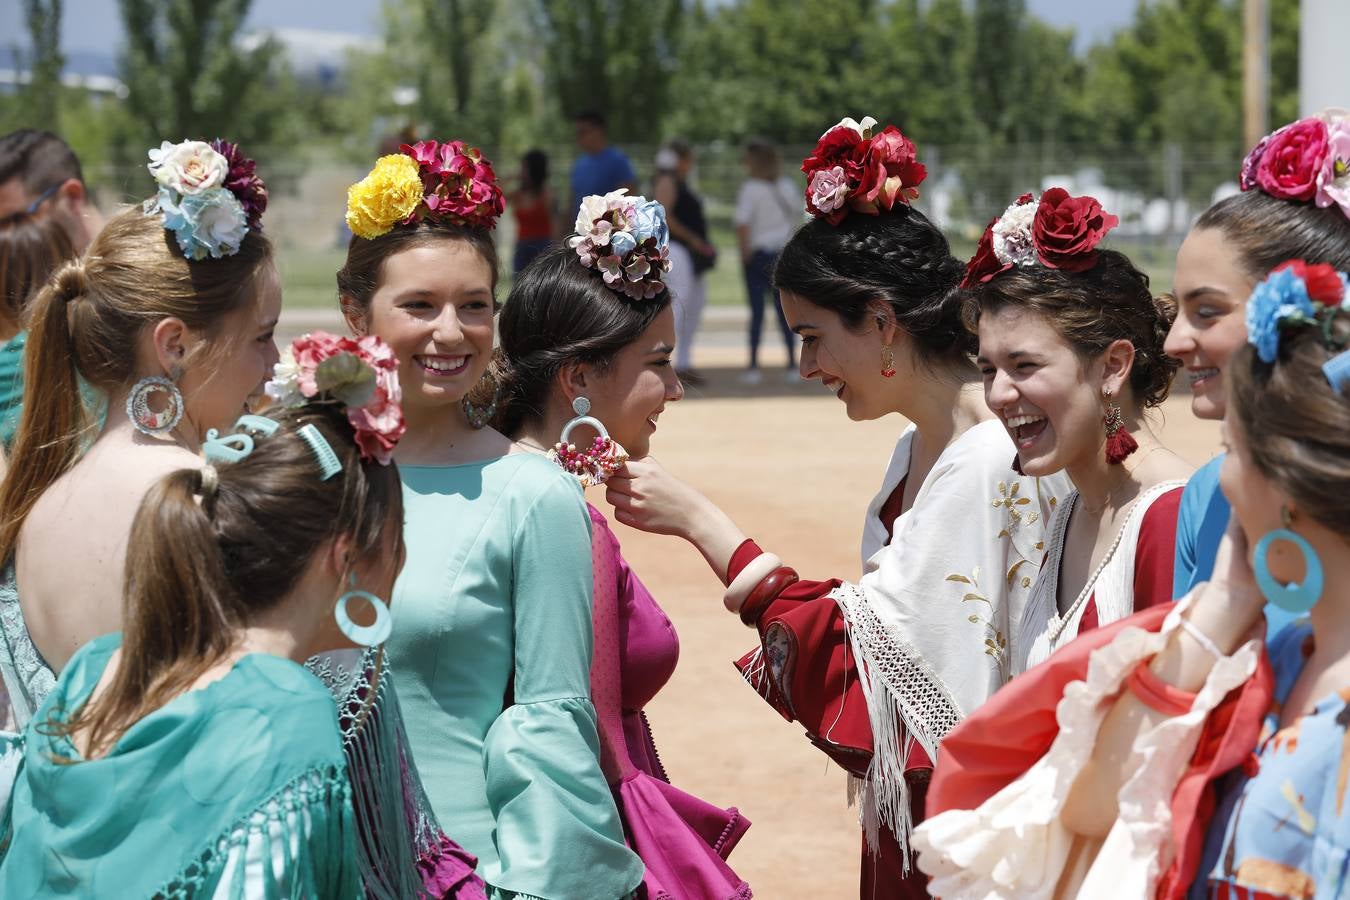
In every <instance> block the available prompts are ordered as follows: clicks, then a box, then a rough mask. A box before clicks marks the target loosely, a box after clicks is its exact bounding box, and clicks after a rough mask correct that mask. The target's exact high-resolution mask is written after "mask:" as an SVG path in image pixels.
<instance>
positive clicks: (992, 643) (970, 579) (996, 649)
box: [946, 566, 1008, 681]
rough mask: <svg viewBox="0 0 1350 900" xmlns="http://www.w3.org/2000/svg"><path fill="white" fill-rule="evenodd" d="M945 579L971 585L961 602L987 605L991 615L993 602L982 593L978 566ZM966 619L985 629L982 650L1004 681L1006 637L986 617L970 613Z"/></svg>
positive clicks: (1006, 670) (1005, 677) (1006, 675)
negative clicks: (965, 572) (966, 573)
mask: <svg viewBox="0 0 1350 900" xmlns="http://www.w3.org/2000/svg"><path fill="white" fill-rule="evenodd" d="M946 580H947V581H954V582H957V583H958V584H965V585H969V586H970V587H971V590H969V591H966V594H965V596H963V597H962V598H961V602H962V603H966V602H968V601H971V600H975V601H978V602H980V603H983V604H984V605H985V606H987V607H989V614H990V616H991V617H992V615H993V610H994V604H993V603H991V602H989V598H988V597H986V596H985V595H984V589H983V588H981V587H980V567H979V566H976V567H975V568H974V569H972V570H971V572H970V575H969V576H966V575H961V574H957V573H954V574H951V575H948V576H947V578H946ZM966 621H968V622H970V624H972V625H982V626H984V629H985V638H984V652H985V654H986V655H987V656H989V657H991V658H992V659H993V660H994V663H995V665H997V666H998V672H999V677H1000V678H1001V679H1003V680H1004V681H1007V679H1008V639H1007V638H1006V637H1004V635H1003V632H1001V631H999V630H998V627H997V626H995V625H994V623H993V621H992V620H991V619H986V618H983V617H982V616H980V615H979V614H978V613H971V614H970V615H969V616H967V617H966Z"/></svg>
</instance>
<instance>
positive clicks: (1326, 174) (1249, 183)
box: [1238, 109, 1350, 218]
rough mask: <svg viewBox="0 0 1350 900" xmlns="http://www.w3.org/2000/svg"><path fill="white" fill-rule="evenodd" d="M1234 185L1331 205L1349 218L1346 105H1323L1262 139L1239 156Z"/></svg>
mask: <svg viewBox="0 0 1350 900" xmlns="http://www.w3.org/2000/svg"><path fill="white" fill-rule="evenodd" d="M1238 186H1239V187H1241V188H1242V190H1244V191H1251V190H1257V191H1261V192H1262V193H1265V194H1269V195H1270V196H1272V197H1278V198H1279V199H1281V200H1300V201H1309V200H1311V201H1312V202H1314V203H1316V204H1317V205H1318V206H1322V207H1325V206H1331V205H1333V204H1335V205H1336V206H1338V207H1340V210H1341V212H1342V213H1344V214H1345V215H1346V217H1347V218H1350V110H1344V109H1326V110H1323V111H1322V112H1320V113H1318V114H1317V115H1315V116H1309V117H1308V118H1306V119H1299V120H1298V121H1297V122H1290V123H1289V124H1288V125H1286V126H1284V127H1283V128H1280V129H1278V130H1276V131H1274V132H1272V133H1270V134H1268V135H1266V136H1265V137H1263V138H1261V140H1259V141H1257V142H1256V146H1255V147H1253V148H1252V151H1251V152H1250V153H1248V154H1247V158H1246V159H1244V160H1243V161H1242V171H1241V173H1240V174H1239V176H1238Z"/></svg>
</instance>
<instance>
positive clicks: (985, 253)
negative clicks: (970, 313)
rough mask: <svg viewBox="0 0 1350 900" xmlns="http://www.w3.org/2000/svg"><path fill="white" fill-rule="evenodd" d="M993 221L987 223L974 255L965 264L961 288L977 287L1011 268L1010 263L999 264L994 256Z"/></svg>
mask: <svg viewBox="0 0 1350 900" xmlns="http://www.w3.org/2000/svg"><path fill="white" fill-rule="evenodd" d="M997 221H998V219H994V220H993V222H990V223H989V227H988V228H986V229H985V230H984V234H982V235H980V243H979V246H977V247H976V248H975V255H974V256H972V257H971V258H970V262H968V263H966V274H965V277H963V278H962V279H961V287H962V288H965V289H969V288H975V287H979V286H980V285H982V284H984V283H985V282H987V281H989V280H990V279H992V278H993V277H994V276H995V275H999V274H1001V273H1003V272H1006V271H1008V270H1009V269H1011V268H1012V263H1001V262H999V261H998V257H997V256H996V255H995V254H994V222H997Z"/></svg>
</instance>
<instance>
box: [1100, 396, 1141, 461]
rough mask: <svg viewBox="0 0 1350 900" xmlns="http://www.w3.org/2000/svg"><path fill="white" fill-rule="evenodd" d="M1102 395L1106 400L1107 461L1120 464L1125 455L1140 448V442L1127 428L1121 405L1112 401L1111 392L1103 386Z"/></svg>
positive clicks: (1104, 417)
mask: <svg viewBox="0 0 1350 900" xmlns="http://www.w3.org/2000/svg"><path fill="white" fill-rule="evenodd" d="M1102 397H1103V399H1105V400H1106V413H1105V414H1104V415H1103V417H1102V420H1103V424H1105V426H1106V461H1107V462H1108V463H1110V464H1111V465H1113V466H1118V465H1120V464H1121V463H1122V462H1124V461H1125V457H1127V456H1129V455H1130V454H1131V453H1133V452H1134V451H1136V450H1138V449H1139V444H1138V442H1137V441H1135V439H1134V437H1133V436H1132V435H1131V434H1130V433H1129V432H1128V431H1126V430H1125V420H1124V418H1123V417H1122V416H1121V414H1120V406H1119V404H1116V403H1112V402H1111V392H1110V391H1108V390H1107V389H1106V388H1102Z"/></svg>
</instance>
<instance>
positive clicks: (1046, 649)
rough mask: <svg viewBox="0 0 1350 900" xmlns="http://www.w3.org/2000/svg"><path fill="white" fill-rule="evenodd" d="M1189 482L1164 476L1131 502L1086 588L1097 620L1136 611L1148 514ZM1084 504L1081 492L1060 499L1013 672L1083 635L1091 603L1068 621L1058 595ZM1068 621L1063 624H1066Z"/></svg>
mask: <svg viewBox="0 0 1350 900" xmlns="http://www.w3.org/2000/svg"><path fill="white" fill-rule="evenodd" d="M1185 484H1186V482H1185V481H1164V482H1162V483H1160V484H1155V485H1154V486H1153V487H1150V488H1146V489H1145V490H1144V491H1143V492H1142V493H1141V494H1140V495H1139V496H1138V497H1137V498H1136V499H1135V501H1134V503H1133V504H1132V505H1131V506H1130V510H1129V512H1128V513H1127V514H1126V516H1125V522H1124V524H1123V525H1121V526H1120V533H1119V534H1118V535H1117V538H1116V546H1115V550H1114V551H1113V552H1112V553H1111V555H1110V557H1108V558H1107V559H1106V561H1105V563H1103V564H1102V565H1101V571H1100V572H1097V573H1096V579H1095V581H1089V582H1088V584H1087V585H1086V586H1084V588H1083V590H1084V591H1088V590H1091V592H1092V599H1093V602H1095V603H1096V605H1097V622H1098V624H1099V625H1109V624H1110V623H1112V622H1118V621H1120V620H1121V619H1123V618H1125V617H1126V616H1128V615H1130V614H1131V613H1133V612H1134V560H1135V554H1136V551H1137V550H1138V549H1139V529H1140V528H1141V527H1142V526H1143V524H1144V516H1145V514H1147V513H1148V510H1149V507H1151V506H1152V505H1153V504H1154V503H1155V502H1156V501H1157V500H1158V498H1160V497H1162V495H1163V494H1166V493H1167V492H1168V491H1170V490H1173V489H1175V488H1178V487H1182V486H1184V485H1185ZM1077 503H1078V492H1077V491H1070V492H1069V495H1068V497H1066V498H1065V499H1064V502H1062V503H1060V504H1059V508H1058V509H1056V510H1055V514H1054V516H1053V518H1051V520H1050V529H1049V532H1048V533H1047V535H1046V554H1045V565H1044V567H1043V568H1042V569H1041V573H1040V576H1039V577H1038V578H1037V579H1036V583H1035V584H1034V585H1033V586H1032V588H1031V599H1030V600H1029V601H1028V603H1027V605H1026V609H1025V611H1024V613H1023V615H1022V618H1021V619H1020V620H1014V621H1017V630H1016V635H1017V639H1016V641H1015V643H1016V644H1017V647H1018V648H1019V650H1021V655H1019V656H1015V657H1013V674H1014V675H1020V674H1022V673H1023V672H1025V671H1026V670H1027V669H1029V668H1031V667H1032V666H1034V665H1037V664H1038V663H1042V662H1045V661H1046V660H1047V659H1049V658H1050V655H1051V654H1052V653H1054V652H1055V651H1056V650H1058V649H1059V648H1060V647H1063V646H1064V645H1065V644H1067V643H1068V642H1069V641H1071V640H1073V639H1074V638H1075V637H1077V636H1078V626H1079V625H1080V624H1081V623H1082V621H1083V612H1084V610H1086V609H1087V602H1086V601H1084V602H1082V603H1080V604H1078V607H1077V608H1076V609H1074V610H1072V611H1071V612H1070V615H1069V617H1068V619H1067V620H1062V619H1061V618H1060V615H1059V607H1058V605H1057V603H1056V597H1057V596H1058V594H1059V570H1060V563H1061V560H1062V559H1063V556H1064V540H1065V538H1066V537H1067V535H1068V530H1069V518H1070V516H1072V515H1073V509H1074V506H1076V505H1077ZM1061 624H1062V626H1063V627H1062V628H1061Z"/></svg>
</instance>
